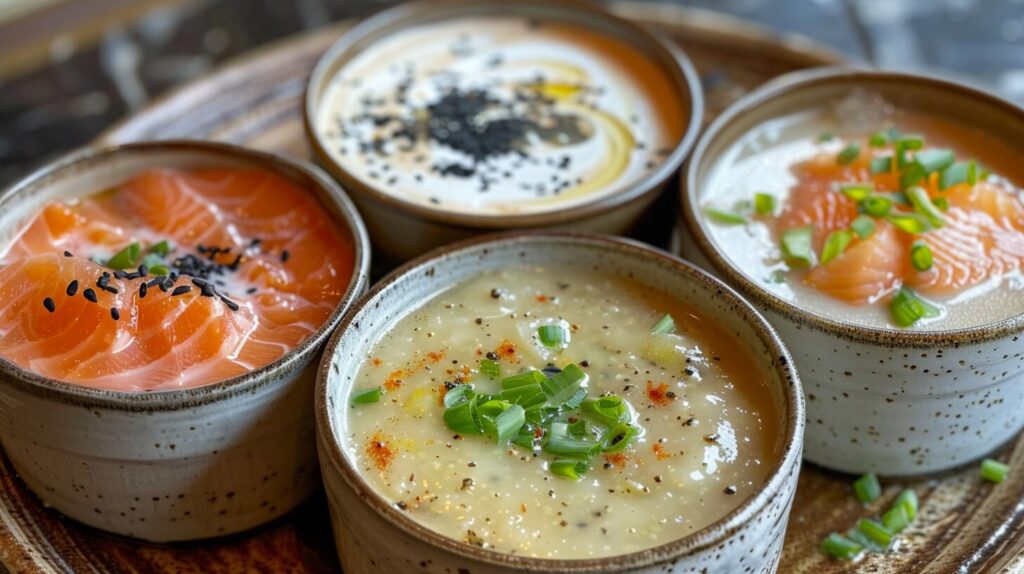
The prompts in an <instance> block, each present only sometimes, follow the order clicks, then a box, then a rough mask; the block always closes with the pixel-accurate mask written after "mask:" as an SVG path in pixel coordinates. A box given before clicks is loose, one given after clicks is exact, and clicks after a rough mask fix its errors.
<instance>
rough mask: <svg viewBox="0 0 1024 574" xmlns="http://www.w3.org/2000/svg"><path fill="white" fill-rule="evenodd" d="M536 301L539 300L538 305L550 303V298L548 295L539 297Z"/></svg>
mask: <svg viewBox="0 0 1024 574" xmlns="http://www.w3.org/2000/svg"><path fill="white" fill-rule="evenodd" d="M536 299H537V302H538V303H547V302H548V296H547V295H537V297H536Z"/></svg>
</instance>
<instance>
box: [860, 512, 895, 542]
mask: <svg viewBox="0 0 1024 574" xmlns="http://www.w3.org/2000/svg"><path fill="white" fill-rule="evenodd" d="M857 531H858V532H860V533H861V534H863V535H864V536H867V537H868V539H870V540H871V541H872V542H874V543H875V544H877V545H878V546H880V547H881V548H883V549H886V548H889V545H890V544H892V539H893V533H892V532H890V531H889V529H888V528H886V527H885V526H882V525H881V524H879V523H878V522H876V521H874V520H871V519H870V518H861V519H860V520H858V521H857Z"/></svg>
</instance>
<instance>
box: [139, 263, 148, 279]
mask: <svg viewBox="0 0 1024 574" xmlns="http://www.w3.org/2000/svg"><path fill="white" fill-rule="evenodd" d="M148 274H149V267H146V266H145V265H139V277H145V276H146V275H148Z"/></svg>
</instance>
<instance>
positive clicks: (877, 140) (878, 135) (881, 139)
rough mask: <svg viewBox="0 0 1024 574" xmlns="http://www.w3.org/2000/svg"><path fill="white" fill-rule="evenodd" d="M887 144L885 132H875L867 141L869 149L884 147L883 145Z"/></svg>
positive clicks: (887, 139)
mask: <svg viewBox="0 0 1024 574" xmlns="http://www.w3.org/2000/svg"><path fill="white" fill-rule="evenodd" d="M887 143H889V138H888V137H887V136H886V134H885V132H875V133H873V134H871V138H869V139H868V145H870V146H871V147H884V146H885V144H887Z"/></svg>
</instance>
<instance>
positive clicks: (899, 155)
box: [895, 135, 924, 169]
mask: <svg viewBox="0 0 1024 574" xmlns="http://www.w3.org/2000/svg"><path fill="white" fill-rule="evenodd" d="M923 146H924V139H923V138H922V137H921V136H915V135H909V136H900V137H899V138H898V139H896V145H895V147H896V167H897V168H899V169H903V168H904V167H905V166H906V165H907V163H908V161H909V160H908V159H907V153H906V152H908V151H913V150H919V149H921V148H922V147H923Z"/></svg>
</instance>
